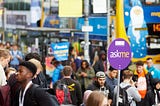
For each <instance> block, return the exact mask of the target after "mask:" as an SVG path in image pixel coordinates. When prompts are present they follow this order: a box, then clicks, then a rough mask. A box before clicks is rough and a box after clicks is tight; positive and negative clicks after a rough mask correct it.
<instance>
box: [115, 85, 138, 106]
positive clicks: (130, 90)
mask: <svg viewBox="0 0 160 106" xmlns="http://www.w3.org/2000/svg"><path fill="white" fill-rule="evenodd" d="M129 85H130V86H131V84H129V83H125V82H121V83H120V87H121V88H125V87H127V86H129ZM126 91H127V95H128V97H131V98H132V102H131V104H130V106H136V102H140V101H141V95H140V94H139V92H138V90H137V88H136V87H134V86H131V87H129V88H128V89H127V90H126ZM116 97H117V86H116V87H115V89H114V96H113V106H115V105H116V99H117V98H116Z"/></svg>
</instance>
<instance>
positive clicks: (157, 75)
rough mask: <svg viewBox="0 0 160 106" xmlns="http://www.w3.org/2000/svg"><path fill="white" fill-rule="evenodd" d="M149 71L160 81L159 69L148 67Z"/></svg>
mask: <svg viewBox="0 0 160 106" xmlns="http://www.w3.org/2000/svg"><path fill="white" fill-rule="evenodd" d="M147 70H148V72H150V73H151V75H152V77H153V78H158V79H160V70H158V69H157V68H155V67H154V66H152V67H150V68H149V67H148V66H147Z"/></svg>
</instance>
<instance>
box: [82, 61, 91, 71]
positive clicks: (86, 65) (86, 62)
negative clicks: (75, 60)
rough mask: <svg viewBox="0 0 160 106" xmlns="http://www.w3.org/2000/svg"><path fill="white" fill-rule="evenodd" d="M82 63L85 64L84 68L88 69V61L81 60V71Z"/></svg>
mask: <svg viewBox="0 0 160 106" xmlns="http://www.w3.org/2000/svg"><path fill="white" fill-rule="evenodd" d="M83 63H86V68H89V63H88V61H87V60H82V62H81V68H82V69H83V67H82V64H83Z"/></svg>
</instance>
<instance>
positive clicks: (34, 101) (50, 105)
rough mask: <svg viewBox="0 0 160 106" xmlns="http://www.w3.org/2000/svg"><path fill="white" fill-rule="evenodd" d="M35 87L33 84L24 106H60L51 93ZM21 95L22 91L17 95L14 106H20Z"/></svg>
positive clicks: (27, 93) (25, 98)
mask: <svg viewBox="0 0 160 106" xmlns="http://www.w3.org/2000/svg"><path fill="white" fill-rule="evenodd" d="M35 85H36V84H32V85H31V87H30V88H28V90H27V91H26V94H25V97H24V104H23V106H58V104H57V101H54V99H52V97H51V96H50V94H49V93H47V92H46V91H45V90H44V89H42V88H39V87H35ZM19 93H20V90H19V92H18V93H17V94H16V96H15V98H14V102H13V105H12V106H19ZM55 100H56V99H55Z"/></svg>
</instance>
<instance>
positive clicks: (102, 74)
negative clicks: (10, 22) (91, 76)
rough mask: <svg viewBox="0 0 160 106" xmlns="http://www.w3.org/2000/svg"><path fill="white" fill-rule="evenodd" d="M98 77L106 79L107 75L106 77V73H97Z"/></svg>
mask: <svg viewBox="0 0 160 106" xmlns="http://www.w3.org/2000/svg"><path fill="white" fill-rule="evenodd" d="M96 77H97V78H105V77H106V75H105V73H104V72H102V71H99V72H97V73H96Z"/></svg>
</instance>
